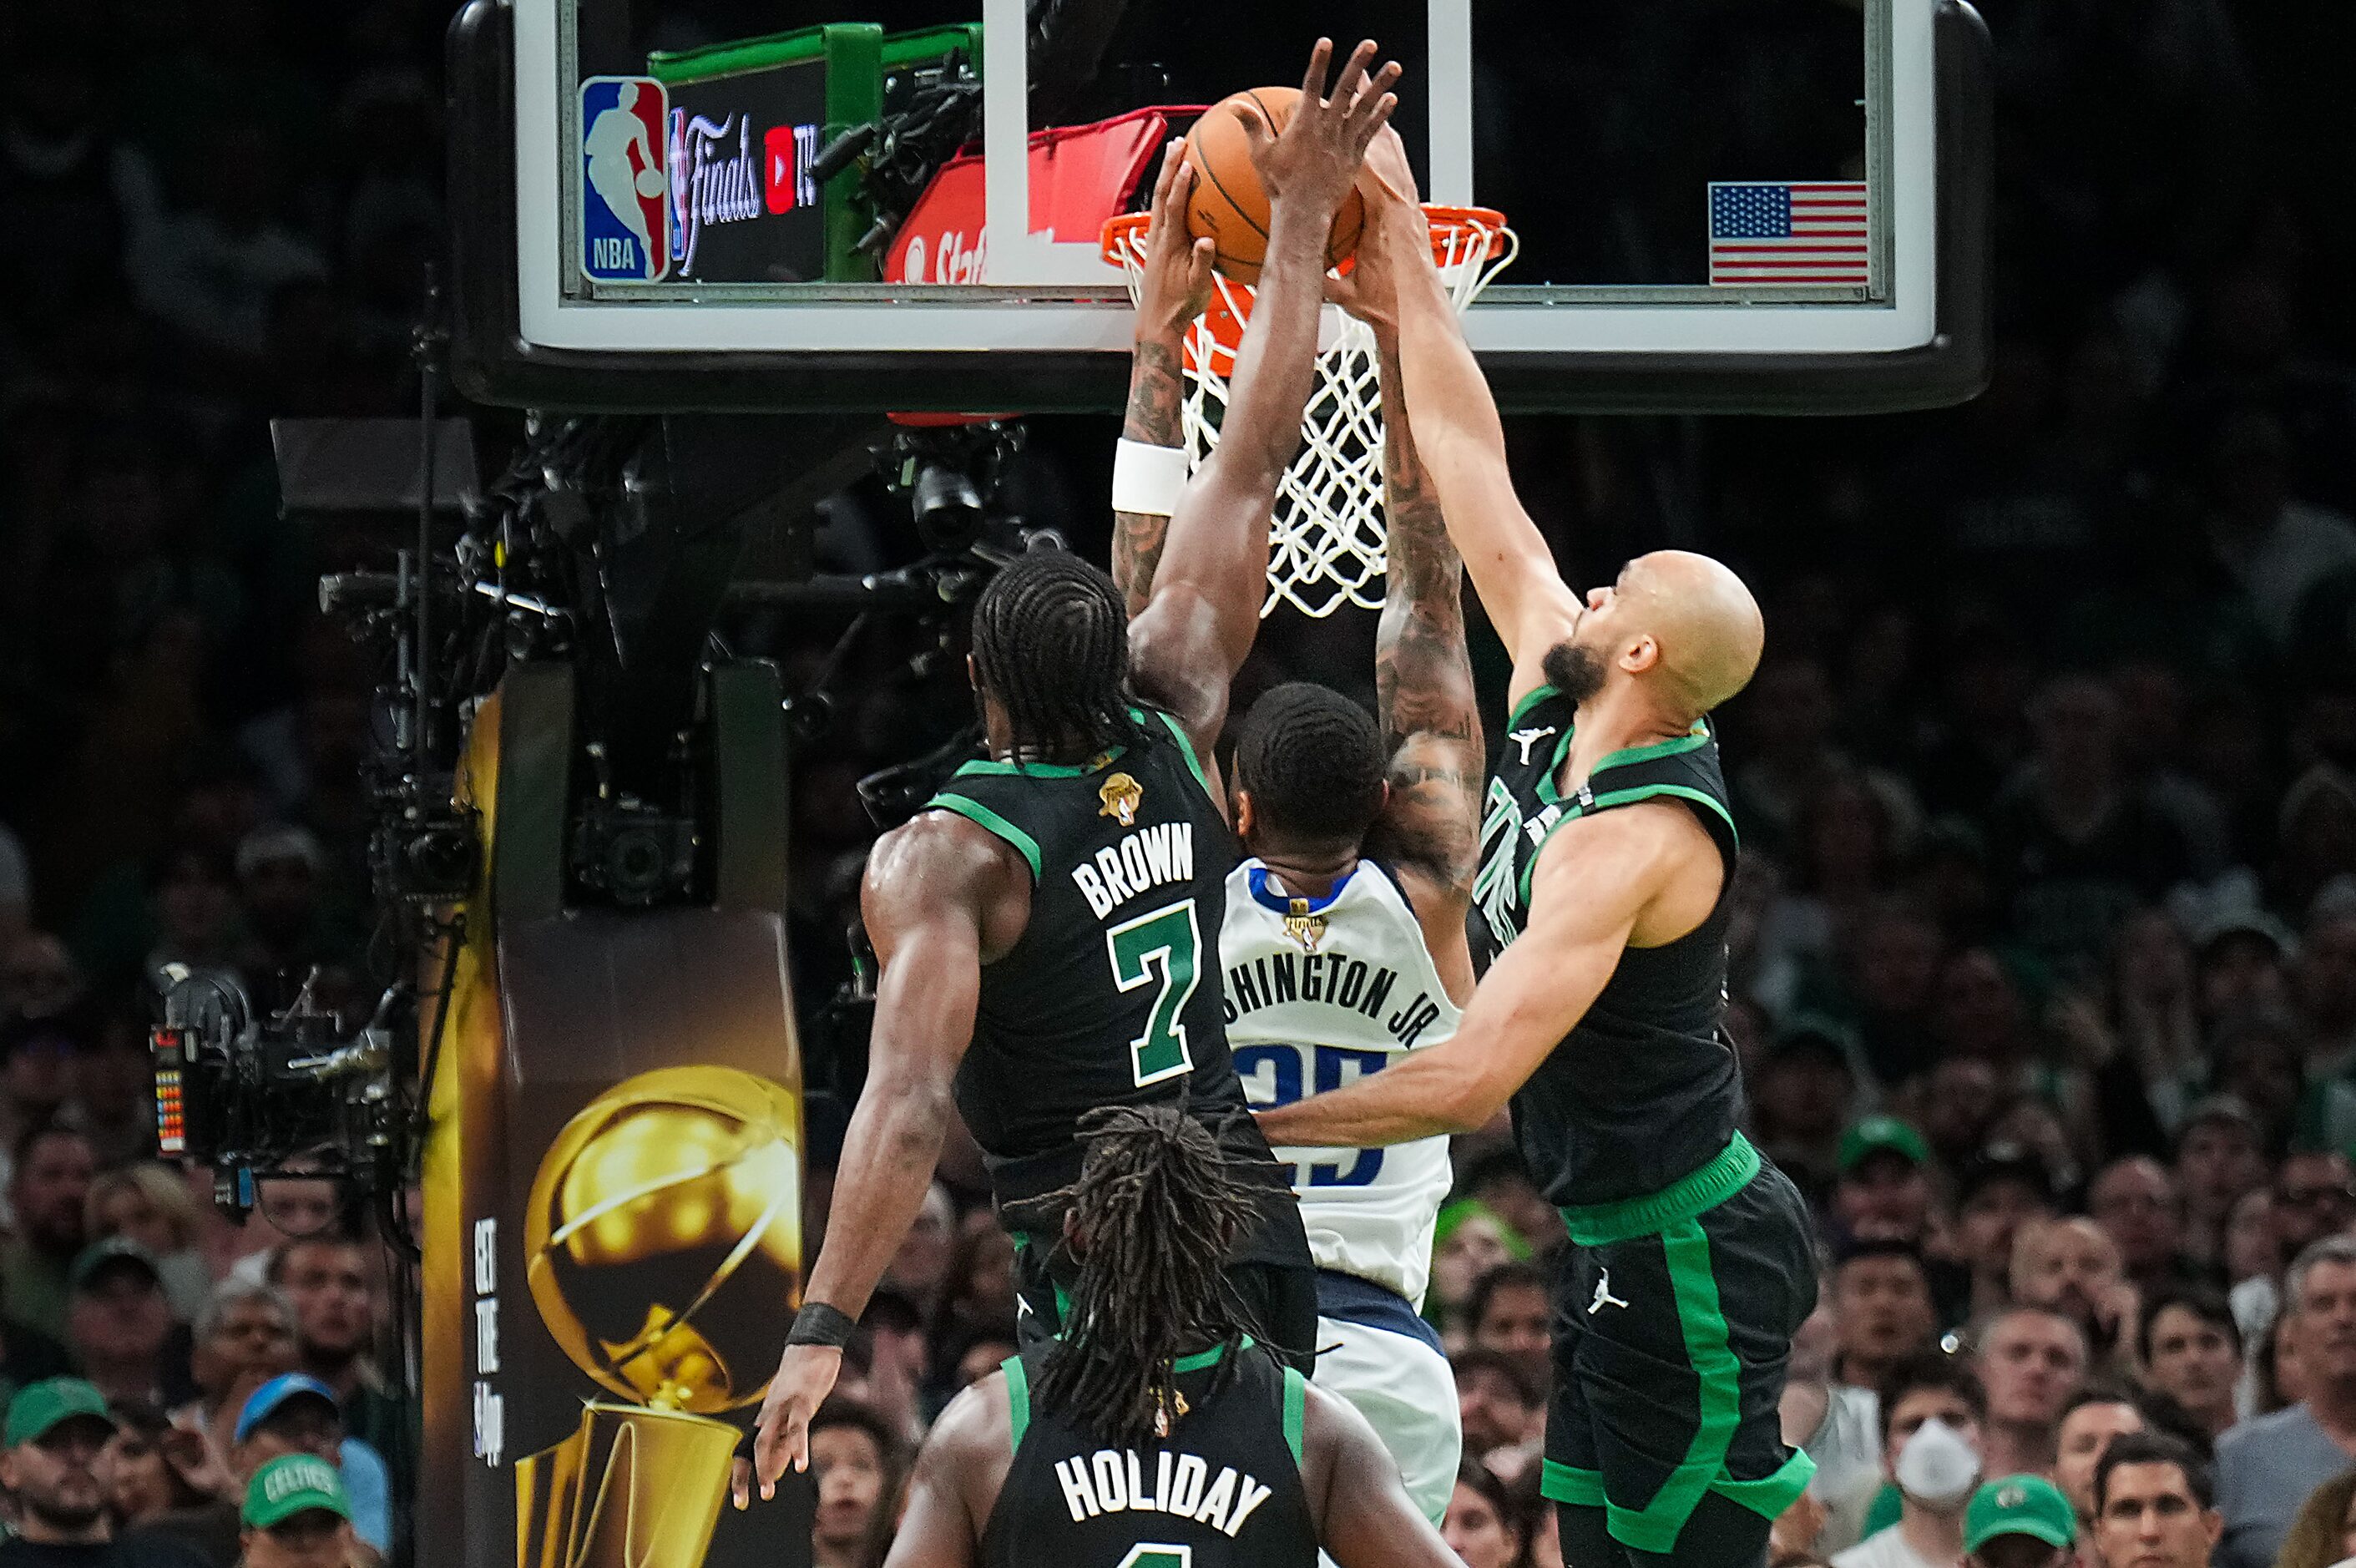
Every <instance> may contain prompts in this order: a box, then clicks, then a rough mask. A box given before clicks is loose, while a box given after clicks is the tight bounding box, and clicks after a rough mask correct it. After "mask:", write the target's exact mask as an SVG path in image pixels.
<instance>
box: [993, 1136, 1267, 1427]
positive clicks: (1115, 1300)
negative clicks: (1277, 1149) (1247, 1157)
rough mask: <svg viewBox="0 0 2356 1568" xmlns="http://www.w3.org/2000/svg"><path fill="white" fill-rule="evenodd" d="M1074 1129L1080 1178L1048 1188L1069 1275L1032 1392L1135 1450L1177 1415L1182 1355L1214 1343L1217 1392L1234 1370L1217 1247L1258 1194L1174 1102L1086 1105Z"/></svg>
mask: <svg viewBox="0 0 2356 1568" xmlns="http://www.w3.org/2000/svg"><path fill="white" fill-rule="evenodd" d="M1078 1137H1079V1139H1080V1141H1081V1143H1082V1144H1083V1145H1084V1147H1085V1149H1086V1153H1085V1154H1084V1155H1083V1156H1082V1159H1081V1165H1080V1179H1079V1180H1078V1181H1076V1182H1074V1183H1073V1184H1072V1185H1071V1186H1070V1187H1066V1188H1065V1189H1064V1190H1063V1191H1062V1192H1061V1193H1058V1194H1056V1195H1055V1197H1057V1198H1060V1199H1062V1200H1064V1201H1065V1202H1066V1203H1067V1204H1068V1206H1069V1212H1070V1214H1071V1217H1072V1221H1073V1223H1074V1224H1076V1227H1077V1230H1078V1233H1079V1237H1080V1240H1081V1246H1082V1252H1081V1257H1080V1271H1079V1280H1078V1283H1076V1285H1075V1286H1074V1287H1073V1290H1072V1297H1071V1305H1070V1309H1069V1311H1068V1312H1066V1315H1065V1333H1064V1337H1063V1339H1062V1341H1061V1342H1060V1343H1058V1344H1057V1345H1055V1347H1054V1348H1052V1349H1051V1350H1049V1351H1048V1353H1047V1358H1046V1361H1045V1364H1044V1366H1043V1367H1042V1368H1041V1369H1040V1375H1039V1380H1038V1388H1037V1390H1036V1394H1037V1397H1038V1399H1039V1401H1040V1404H1041V1408H1043V1409H1048V1410H1053V1411H1055V1412H1056V1413H1057V1414H1058V1415H1059V1416H1061V1417H1062V1418H1063V1419H1065V1420H1066V1421H1068V1422H1070V1423H1072V1424H1073V1425H1075V1426H1076V1427H1078V1428H1079V1429H1080V1430H1081V1431H1083V1432H1086V1433H1087V1434H1090V1435H1091V1436H1094V1437H1096V1438H1097V1439H1098V1440H1099V1441H1101V1442H1104V1443H1107V1444H1111V1445H1113V1446H1115V1447H1127V1448H1137V1447H1144V1446H1147V1445H1150V1444H1152V1443H1153V1442H1155V1441H1156V1440H1157V1439H1158V1438H1160V1437H1162V1436H1163V1435H1166V1434H1167V1433H1168V1432H1169V1430H1170V1428H1171V1427H1172V1426H1173V1425H1174V1424H1175V1423H1176V1420H1177V1417H1178V1416H1179V1415H1180V1414H1181V1413H1183V1406H1182V1405H1181V1403H1180V1402H1179V1399H1178V1385H1177V1378H1176V1373H1175V1371H1174V1369H1173V1366H1172V1363H1173V1361H1174V1360H1175V1359H1177V1358H1178V1357H1180V1356H1183V1355H1187V1354H1191V1353H1194V1352H1196V1351H1199V1350H1202V1349H1205V1348H1209V1347H1210V1346H1213V1345H1216V1346H1217V1347H1218V1348H1219V1349H1220V1350H1221V1351H1222V1352H1223V1354H1222V1355H1221V1356H1220V1358H1219V1363H1218V1367H1217V1369H1216V1370H1215V1373H1214V1374H1213V1376H1214V1379H1215V1382H1214V1385H1213V1386H1214V1390H1216V1389H1217V1388H1218V1387H1220V1386H1223V1385H1224V1383H1225V1381H1226V1379H1228V1378H1229V1377H1231V1376H1232V1375H1233V1369H1234V1365H1235V1352H1236V1351H1237V1348H1240V1346H1241V1345H1242V1342H1243V1340H1244V1337H1245V1335H1246V1333H1247V1331H1248V1328H1249V1326H1250V1324H1249V1321H1248V1320H1249V1317H1250V1313H1249V1310H1248V1308H1247V1307H1246V1306H1245V1305H1244V1304H1243V1302H1242V1301H1241V1300H1240V1299H1239V1298H1238V1297H1237V1294H1236V1291H1235V1287H1234V1286H1233V1285H1232V1284H1231V1283H1229V1282H1228V1279H1227V1273H1226V1267H1227V1255H1228V1251H1229V1250H1230V1249H1231V1247H1232V1246H1233V1244H1234V1242H1235V1239H1236V1237H1237V1235H1238V1234H1239V1233H1240V1232H1241V1231H1242V1230H1243V1229H1244V1227H1245V1226H1246V1225H1248V1223H1250V1221H1251V1220H1252V1219H1253V1217H1254V1215H1255V1214H1256V1213H1257V1211H1258V1202H1259V1197H1260V1193H1259V1191H1258V1188H1255V1187H1251V1186H1250V1185H1248V1184H1247V1183H1246V1182H1244V1181H1243V1180H1241V1179H1240V1178H1239V1176H1238V1175H1237V1166H1236V1165H1235V1164H1234V1163H1232V1162H1231V1161H1230V1160H1229V1158H1228V1156H1227V1155H1226V1152H1225V1151H1224V1150H1222V1149H1221V1148H1220V1146H1219V1143H1218V1139H1217V1137H1216V1135H1215V1133H1213V1132H1212V1130H1211V1129H1210V1128H1208V1127H1205V1125H1203V1123H1202V1122H1197V1121H1196V1120H1194V1117H1192V1116H1191V1115H1189V1114H1187V1113H1186V1112H1184V1111H1183V1110H1181V1109H1178V1108H1175V1107H1170V1106H1160V1105H1141V1106H1111V1107H1108V1108H1106V1109H1102V1110H1098V1111H1092V1112H1088V1113H1087V1115H1086V1116H1083V1117H1082V1118H1081V1119H1080V1122H1079V1127H1078Z"/></svg>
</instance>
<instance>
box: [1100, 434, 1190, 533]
mask: <svg viewBox="0 0 2356 1568" xmlns="http://www.w3.org/2000/svg"><path fill="white" fill-rule="evenodd" d="M1185 488H1186V448H1184V447H1183V446H1147V445H1146V444H1145V443H1144V442H1142V441H1131V440H1130V439H1129V438H1128V437H1127V436H1123V437H1121V440H1120V445H1119V446H1116V447H1114V448H1113V454H1112V510H1115V511H1134V512H1143V513H1144V514H1146V515H1147V516H1149V517H1168V516H1169V515H1170V514H1171V513H1172V512H1174V511H1176V510H1178V496H1179V492H1181V491H1182V490H1183V489H1185Z"/></svg>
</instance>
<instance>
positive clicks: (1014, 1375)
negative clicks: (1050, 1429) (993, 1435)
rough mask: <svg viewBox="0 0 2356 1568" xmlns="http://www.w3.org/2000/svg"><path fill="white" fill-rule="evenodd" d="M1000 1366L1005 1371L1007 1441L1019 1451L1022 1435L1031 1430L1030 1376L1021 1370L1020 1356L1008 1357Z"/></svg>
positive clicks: (1021, 1360)
mask: <svg viewBox="0 0 2356 1568" xmlns="http://www.w3.org/2000/svg"><path fill="white" fill-rule="evenodd" d="M1000 1365H1001V1367H1003V1368H1004V1369H1005V1371H1006V1434H1007V1440H1008V1442H1009V1444H1011V1445H1012V1447H1013V1448H1014V1449H1016V1450H1018V1451H1019V1450H1020V1449H1021V1448H1022V1446H1023V1434H1024V1433H1026V1432H1028V1431H1030V1430H1031V1374H1030V1373H1028V1372H1026V1371H1024V1370H1023V1358H1022V1357H1020V1356H1009V1357H1008V1358H1006V1359H1005V1360H1004V1361H1002V1362H1001V1363H1000Z"/></svg>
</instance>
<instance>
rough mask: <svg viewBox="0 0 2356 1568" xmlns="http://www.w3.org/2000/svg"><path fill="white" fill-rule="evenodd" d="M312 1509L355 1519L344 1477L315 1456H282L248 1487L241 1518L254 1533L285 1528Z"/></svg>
mask: <svg viewBox="0 0 2356 1568" xmlns="http://www.w3.org/2000/svg"><path fill="white" fill-rule="evenodd" d="M310 1509H326V1510H327V1512H328V1513H331V1514H334V1515H335V1516H336V1517H337V1519H349V1518H351V1517H352V1505H351V1501H350V1499H349V1498H346V1497H345V1496H344V1480H343V1477H341V1476H338V1475H337V1474H336V1467H335V1466H333V1465H330V1464H328V1463H327V1461H326V1460H325V1459H322V1458H319V1457H318V1456H317V1455H312V1454H287V1455H281V1456H280V1457H278V1458H275V1459H273V1460H272V1461H271V1462H270V1463H269V1464H267V1465H264V1466H262V1468H261V1469H259V1470H256V1471H255V1472H254V1473H253V1479H252V1481H250V1482H248V1483H247V1484H246V1488H245V1512H244V1514H243V1516H242V1517H243V1518H244V1520H245V1522H246V1523H247V1524H249V1525H251V1526H252V1528H254V1529H255V1530H268V1529H269V1528H270V1527H271V1526H272V1525H274V1524H284V1523H285V1522H286V1521H287V1520H290V1519H293V1518H294V1517H295V1515H296V1514H298V1513H305V1512H307V1511H309V1510H310Z"/></svg>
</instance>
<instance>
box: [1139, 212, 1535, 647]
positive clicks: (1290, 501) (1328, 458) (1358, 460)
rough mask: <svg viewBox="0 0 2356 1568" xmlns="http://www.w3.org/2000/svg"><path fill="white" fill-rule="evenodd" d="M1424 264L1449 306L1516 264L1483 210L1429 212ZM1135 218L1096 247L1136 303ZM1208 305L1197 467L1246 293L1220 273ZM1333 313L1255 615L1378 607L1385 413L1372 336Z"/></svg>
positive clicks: (1504, 236) (1191, 341) (1203, 323)
mask: <svg viewBox="0 0 2356 1568" xmlns="http://www.w3.org/2000/svg"><path fill="white" fill-rule="evenodd" d="M1428 210H1429V211H1430V216H1431V243H1432V254H1433V257H1434V258H1435V259H1436V260H1437V261H1438V262H1439V263H1440V279H1441V281H1442V282H1443V283H1444V284H1445V285H1447V289H1448V294H1449V298H1450V299H1451V301H1453V302H1454V304H1455V306H1456V308H1457V309H1458V310H1460V311H1461V310H1462V309H1463V308H1464V307H1465V306H1468V305H1470V304H1472V301H1473V300H1474V299H1476V298H1478V297H1479V296H1480V293H1481V291H1482V290H1483V288H1485V287H1487V286H1488V284H1489V280H1490V279H1491V278H1493V277H1494V276H1496V275H1497V274H1498V273H1499V272H1500V271H1502V270H1503V269H1504V268H1505V264H1506V263H1508V262H1511V261H1512V260H1513V259H1514V252H1515V249H1516V246H1517V242H1516V241H1515V237H1514V231H1512V230H1511V229H1509V228H1507V227H1505V218H1504V216H1503V215H1501V214H1499V213H1496V212H1492V211H1489V210H1487V209H1483V208H1464V207H1451V208H1431V209H1428ZM1145 235H1146V220H1145V218H1144V217H1143V215H1141V214H1140V215H1136V216H1132V217H1126V218H1116V219H1114V220H1112V221H1111V222H1110V223H1108V224H1107V225H1106V226H1105V235H1104V248H1105V252H1106V255H1107V257H1108V259H1111V260H1114V261H1117V262H1118V263H1119V264H1120V265H1121V266H1122V268H1123V269H1124V270H1125V271H1126V272H1127V273H1128V274H1129V284H1130V297H1131V298H1132V299H1133V298H1135V297H1136V293H1137V289H1138V286H1139V284H1140V281H1141V269H1142V266H1143V263H1144V258H1145ZM1212 278H1213V282H1214V283H1215V285H1216V288H1217V290H1218V293H1217V295H1216V297H1215V299H1214V300H1213V302H1212V305H1211V308H1210V309H1209V310H1207V311H1205V313H1204V314H1203V316H1202V317H1201V318H1200V319H1198V320H1197V321H1196V322H1195V323H1194V326H1193V327H1192V328H1189V329H1188V331H1187V334H1186V401H1185V405H1184V414H1185V433H1186V461H1187V468H1188V471H1189V472H1192V471H1193V470H1194V469H1195V468H1198V467H1202V464H1203V459H1204V458H1205V457H1206V456H1209V455H1210V452H1211V448H1213V447H1214V446H1217V445H1218V444H1219V424H1220V422H1221V421H1222V420H1223V419H1224V418H1225V417H1226V410H1227V381H1228V378H1229V377H1230V376H1232V375H1233V374H1234V373H1235V368H1236V350H1237V348H1238V347H1240V346H1241V344H1242V342H1243V328H1244V323H1245V322H1246V321H1248V319H1249V318H1250V316H1251V301H1252V289H1251V285H1248V284H1240V283H1237V282H1235V281H1233V280H1232V279H1230V278H1227V277H1226V276H1225V275H1223V274H1216V273H1215V274H1212ZM1336 314H1341V320H1342V331H1341V336H1340V337H1339V338H1338V339H1337V340H1336V341H1335V342H1334V343H1333V347H1331V348H1329V349H1326V350H1325V351H1324V352H1323V353H1321V354H1320V355H1319V356H1318V357H1317V385H1316V389H1315V390H1314V391H1313V392H1311V393H1310V397H1309V407H1308V409H1307V411H1306V412H1305V413H1303V414H1302V415H1301V451H1300V454H1299V455H1298V456H1295V457H1294V458H1293V460H1292V467H1290V468H1289V469H1287V470H1286V472H1285V475H1284V478H1283V480H1282V482H1281V483H1280V485H1279V486H1278V487H1277V493H1276V509H1275V514H1274V517H1273V518H1272V520H1271V521H1270V525H1269V561H1268V598H1267V599H1266V600H1265V601H1264V602H1263V603H1262V604H1261V606H1260V614H1261V615H1263V616H1265V615H1268V614H1269V613H1270V612H1272V611H1273V610H1274V609H1275V608H1276V607H1277V606H1278V605H1280V604H1290V605H1291V606H1292V607H1294V608H1295V609H1298V610H1299V611H1301V614H1303V615H1308V616H1329V615H1332V614H1333V612H1334V611H1335V610H1337V609H1340V608H1341V607H1343V606H1344V605H1345V604H1347V605H1356V606H1358V607H1361V608H1364V609H1370V610H1371V609H1380V608H1382V605H1383V580H1384V578H1383V573H1384V554H1383V540H1384V523H1383V410H1382V390H1381V385H1380V380H1379V377H1378V374H1377V371H1376V363H1375V338H1374V333H1373V331H1372V330H1371V329H1369V328H1367V327H1366V325H1365V323H1364V322H1362V321H1359V320H1358V319H1356V318H1355V317H1352V316H1349V315H1347V314H1343V313H1338V312H1337V313H1336Z"/></svg>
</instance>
